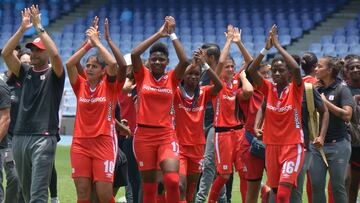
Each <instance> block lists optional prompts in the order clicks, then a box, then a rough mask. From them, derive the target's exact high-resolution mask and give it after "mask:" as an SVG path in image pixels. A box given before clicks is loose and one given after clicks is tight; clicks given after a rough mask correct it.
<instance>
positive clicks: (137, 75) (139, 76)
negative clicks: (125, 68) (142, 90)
mask: <svg viewBox="0 0 360 203" xmlns="http://www.w3.org/2000/svg"><path fill="white" fill-rule="evenodd" d="M145 69H146V67H145V66H144V64H142V65H141V67H140V69H139V70H138V71H134V77H135V82H136V83H137V84H139V85H140V84H141V83H142V82H143V80H144V77H145Z"/></svg>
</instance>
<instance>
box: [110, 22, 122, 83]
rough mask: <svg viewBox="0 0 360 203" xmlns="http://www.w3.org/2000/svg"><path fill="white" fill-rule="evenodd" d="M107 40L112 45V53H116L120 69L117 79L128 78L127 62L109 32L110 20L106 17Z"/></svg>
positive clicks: (120, 80)
mask: <svg viewBox="0 0 360 203" xmlns="http://www.w3.org/2000/svg"><path fill="white" fill-rule="evenodd" d="M105 40H106V41H107V43H108V44H109V46H110V49H111V51H112V53H113V54H114V57H115V60H116V62H117V65H118V66H119V69H118V71H117V79H118V81H119V82H122V81H124V80H125V79H126V62H125V59H124V57H123V55H122V53H121V51H120V49H119V47H118V46H116V44H115V43H114V41H112V39H111V37H110V32H109V20H108V19H107V18H105Z"/></svg>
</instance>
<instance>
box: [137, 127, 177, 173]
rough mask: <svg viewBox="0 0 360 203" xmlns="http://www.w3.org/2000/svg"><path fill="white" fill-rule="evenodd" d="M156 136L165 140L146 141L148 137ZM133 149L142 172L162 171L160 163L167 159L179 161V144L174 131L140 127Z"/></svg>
mask: <svg viewBox="0 0 360 203" xmlns="http://www.w3.org/2000/svg"><path fill="white" fill-rule="evenodd" d="M154 134H155V135H157V136H158V138H159V137H160V138H163V139H158V138H157V139H156V140H153V139H146V137H147V136H148V137H150V138H151V137H154ZM133 149H134V155H135V157H136V161H137V163H138V166H139V170H140V171H147V170H155V169H160V163H161V162H162V161H164V160H165V159H179V144H178V143H177V140H176V134H175V131H173V130H170V131H164V129H162V128H142V127H138V128H136V130H135V136H134V142H133Z"/></svg>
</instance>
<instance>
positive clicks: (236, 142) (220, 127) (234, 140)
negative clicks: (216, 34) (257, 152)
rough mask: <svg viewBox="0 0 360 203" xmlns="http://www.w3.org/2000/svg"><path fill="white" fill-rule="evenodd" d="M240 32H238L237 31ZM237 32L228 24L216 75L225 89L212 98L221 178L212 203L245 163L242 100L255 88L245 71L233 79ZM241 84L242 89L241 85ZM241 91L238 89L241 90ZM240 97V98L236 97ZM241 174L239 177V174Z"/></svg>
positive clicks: (213, 193)
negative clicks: (233, 46) (232, 52)
mask: <svg viewBox="0 0 360 203" xmlns="http://www.w3.org/2000/svg"><path fill="white" fill-rule="evenodd" d="M236 30H237V29H236ZM234 35H235V29H234V27H233V26H231V25H229V26H228V30H227V33H226V43H225V46H224V49H223V51H222V53H221V55H220V59H219V63H218V66H217V68H216V73H217V74H218V75H220V76H221V79H222V84H223V89H222V90H221V91H220V93H219V94H218V95H217V97H216V98H213V100H212V102H213V106H214V110H215V114H214V127H215V136H214V143H215V161H216V170H217V173H218V176H217V177H216V179H215V181H214V183H213V185H212V187H211V191H210V196H209V202H216V201H217V199H218V197H219V192H220V190H221V188H222V187H223V185H224V184H225V183H226V181H227V180H228V179H229V177H230V174H231V173H232V169H233V165H235V168H236V170H237V171H239V173H240V169H241V170H242V163H241V158H240V138H241V136H242V135H243V132H242V131H241V129H242V122H243V120H242V118H239V116H238V113H239V103H238V102H239V101H237V99H238V98H239V99H240V100H247V99H249V98H250V97H251V95H252V93H253V87H252V85H251V84H250V83H249V81H248V80H247V79H246V75H245V72H244V71H242V72H241V73H240V74H237V77H234V67H235V63H234V60H233V59H232V58H231V57H229V56H228V53H229V48H230V45H231V42H232V41H233V38H234ZM241 85H242V86H241ZM240 86H241V88H240V89H239V87H240ZM237 97H238V98H237ZM239 175H240V174H239Z"/></svg>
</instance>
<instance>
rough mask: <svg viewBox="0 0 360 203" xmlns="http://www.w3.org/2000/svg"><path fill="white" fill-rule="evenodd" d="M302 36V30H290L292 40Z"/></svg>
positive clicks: (296, 28)
mask: <svg viewBox="0 0 360 203" xmlns="http://www.w3.org/2000/svg"><path fill="white" fill-rule="evenodd" d="M302 35H303V30H302V28H300V27H295V28H291V31H290V36H291V38H292V39H296V38H299V37H301V36H302Z"/></svg>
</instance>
